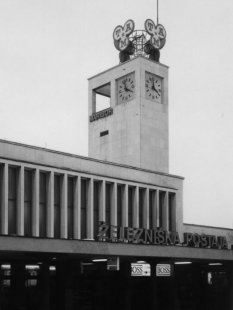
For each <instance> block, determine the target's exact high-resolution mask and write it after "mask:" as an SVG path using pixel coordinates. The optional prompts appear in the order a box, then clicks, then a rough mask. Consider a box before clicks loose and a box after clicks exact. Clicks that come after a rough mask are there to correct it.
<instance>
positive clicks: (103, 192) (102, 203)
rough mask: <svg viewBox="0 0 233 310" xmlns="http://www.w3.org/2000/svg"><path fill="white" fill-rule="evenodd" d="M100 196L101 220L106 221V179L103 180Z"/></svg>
mask: <svg viewBox="0 0 233 310" xmlns="http://www.w3.org/2000/svg"><path fill="white" fill-rule="evenodd" d="M99 197H100V205H99V220H100V222H105V221H106V182H105V180H103V181H102V182H101V183H100V187H99Z"/></svg>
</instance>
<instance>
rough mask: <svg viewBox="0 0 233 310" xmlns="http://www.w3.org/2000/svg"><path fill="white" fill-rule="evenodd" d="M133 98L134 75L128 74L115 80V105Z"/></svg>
mask: <svg viewBox="0 0 233 310" xmlns="http://www.w3.org/2000/svg"><path fill="white" fill-rule="evenodd" d="M134 96H135V78H134V73H131V74H128V75H125V76H123V77H122V78H120V79H119V80H117V103H118V104H121V103H125V102H128V101H130V100H132V99H134Z"/></svg>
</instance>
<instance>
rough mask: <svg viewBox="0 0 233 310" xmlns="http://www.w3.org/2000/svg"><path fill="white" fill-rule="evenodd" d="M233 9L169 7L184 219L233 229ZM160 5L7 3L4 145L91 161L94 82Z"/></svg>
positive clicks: (0, 7) (0, 133)
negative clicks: (118, 32)
mask: <svg viewBox="0 0 233 310" xmlns="http://www.w3.org/2000/svg"><path fill="white" fill-rule="evenodd" d="M232 16H233V1H231V0H221V1H219V0H218V1H217V0H188V1H187V0H176V1H174V0H160V20H159V21H160V23H162V24H163V25H164V26H165V28H166V30H167V43H166V45H165V47H164V48H163V50H162V51H161V59H160V60H161V62H162V63H164V64H166V65H169V66H170V79H169V81H170V83H169V84H170V92H169V93H170V101H169V104H170V173H172V174H178V175H182V176H184V177H185V182H184V221H185V222H189V223H196V224H206V225H213V226H225V227H233V61H232V58H233V35H232V33H233V19H232ZM129 18H131V19H133V20H134V21H135V24H136V27H135V28H136V29H142V28H143V27H144V21H145V20H146V19H147V18H151V19H153V20H156V1H155V0H144V1H139V0H117V1H113V0H0V85H1V86H0V138H1V139H7V140H12V141H17V142H21V143H27V144H31V145H37V146H42V147H47V148H50V149H56V150H61V151H65V152H69V153H74V154H80V155H87V117H88V115H87V107H88V106H87V78H88V77H90V76H92V75H94V74H96V73H98V72H101V71H104V70H105V69H108V68H110V67H112V66H115V65H117V64H118V52H117V50H116V49H115V48H114V45H113V40H112V32H113V29H114V28H115V26H117V25H118V24H124V22H125V21H126V20H127V19H129Z"/></svg>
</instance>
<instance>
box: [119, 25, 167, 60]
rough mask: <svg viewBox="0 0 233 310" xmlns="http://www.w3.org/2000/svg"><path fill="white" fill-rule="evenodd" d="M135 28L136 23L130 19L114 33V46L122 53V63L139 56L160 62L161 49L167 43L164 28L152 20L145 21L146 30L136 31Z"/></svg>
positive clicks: (120, 56) (120, 54)
mask: <svg viewBox="0 0 233 310" xmlns="http://www.w3.org/2000/svg"><path fill="white" fill-rule="evenodd" d="M134 26H135V24H134V21H133V20H132V19H129V20H127V21H126V22H125V24H124V26H121V25H118V26H117V27H116V28H115V29H114V31H113V39H114V45H115V47H116V49H117V50H119V51H120V53H119V58H120V62H121V63H123V62H125V61H127V60H130V58H133V57H136V56H139V55H140V56H144V57H148V58H150V59H151V60H154V61H157V62H159V58H160V49H162V48H163V47H164V45H165V43H166V30H165V28H164V26H163V25H161V24H158V23H157V25H155V23H154V22H153V20H151V19H147V20H146V21H145V30H134Z"/></svg>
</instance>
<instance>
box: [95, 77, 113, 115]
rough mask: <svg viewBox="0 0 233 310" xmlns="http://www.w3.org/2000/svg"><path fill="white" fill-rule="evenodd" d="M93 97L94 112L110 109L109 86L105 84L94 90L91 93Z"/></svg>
mask: <svg viewBox="0 0 233 310" xmlns="http://www.w3.org/2000/svg"><path fill="white" fill-rule="evenodd" d="M93 96H94V98H93V99H94V107H93V108H94V111H93V112H99V111H102V110H105V109H107V108H110V98H111V84H110V83H107V84H105V85H102V86H100V87H98V88H95V89H94V91H93Z"/></svg>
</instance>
